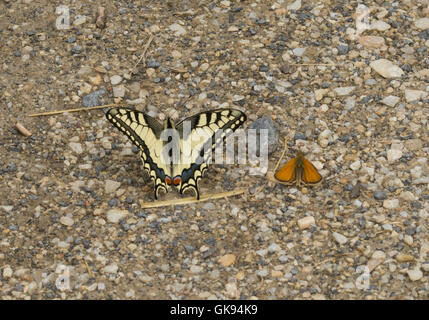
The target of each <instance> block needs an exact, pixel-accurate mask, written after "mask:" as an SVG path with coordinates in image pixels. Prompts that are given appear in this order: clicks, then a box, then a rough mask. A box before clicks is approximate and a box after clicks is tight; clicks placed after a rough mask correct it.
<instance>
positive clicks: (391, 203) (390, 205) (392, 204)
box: [383, 199, 399, 209]
mask: <svg viewBox="0 0 429 320" xmlns="http://www.w3.org/2000/svg"><path fill="white" fill-rule="evenodd" d="M398 206H399V200H398V199H392V200H384V201H383V208H386V209H396V208H397V207H398Z"/></svg>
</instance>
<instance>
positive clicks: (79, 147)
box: [69, 142, 83, 154]
mask: <svg viewBox="0 0 429 320" xmlns="http://www.w3.org/2000/svg"><path fill="white" fill-rule="evenodd" d="M69 146H70V149H72V150H73V152H75V153H77V154H81V153H82V152H83V149H82V144H80V143H79V142H70V143H69Z"/></svg>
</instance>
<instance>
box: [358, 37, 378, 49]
mask: <svg viewBox="0 0 429 320" xmlns="http://www.w3.org/2000/svg"><path fill="white" fill-rule="evenodd" d="M359 43H360V44H361V45H362V46H363V47H365V48H381V47H382V46H384V38H382V37H378V36H362V37H360V38H359Z"/></svg>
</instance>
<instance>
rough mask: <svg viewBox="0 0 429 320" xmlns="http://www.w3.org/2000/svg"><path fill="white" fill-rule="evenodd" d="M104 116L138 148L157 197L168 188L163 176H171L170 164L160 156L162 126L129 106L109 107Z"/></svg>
mask: <svg viewBox="0 0 429 320" xmlns="http://www.w3.org/2000/svg"><path fill="white" fill-rule="evenodd" d="M106 118H107V120H109V121H110V122H111V123H112V124H113V125H114V126H115V127H117V128H118V129H119V130H120V131H122V132H123V133H124V134H125V135H126V136H127V137H128V138H129V139H130V140H131V141H132V142H133V143H134V144H135V145H136V146H137V147H138V148H139V149H140V155H141V158H142V161H143V166H144V169H145V170H146V171H147V172H148V174H149V175H150V177H151V179H152V180H153V181H154V182H155V198H158V195H159V191H160V190H161V189H163V190H165V191H167V189H168V188H169V186H168V185H167V184H166V183H165V177H166V176H171V165H170V164H169V163H168V159H165V158H164V157H163V156H162V150H163V148H162V147H163V141H162V140H160V136H161V133H162V130H163V126H162V125H161V124H160V123H159V122H158V121H157V120H155V119H154V118H152V117H150V116H148V115H146V114H144V113H142V112H139V111H137V110H133V109H130V108H114V109H110V110H109V111H108V112H107V113H106Z"/></svg>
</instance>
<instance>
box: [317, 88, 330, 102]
mask: <svg viewBox="0 0 429 320" xmlns="http://www.w3.org/2000/svg"><path fill="white" fill-rule="evenodd" d="M328 92H329V90H328V89H317V90H314V99H316V101H320V100H322V98H323V97H324V96H325V94H327V93H328Z"/></svg>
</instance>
